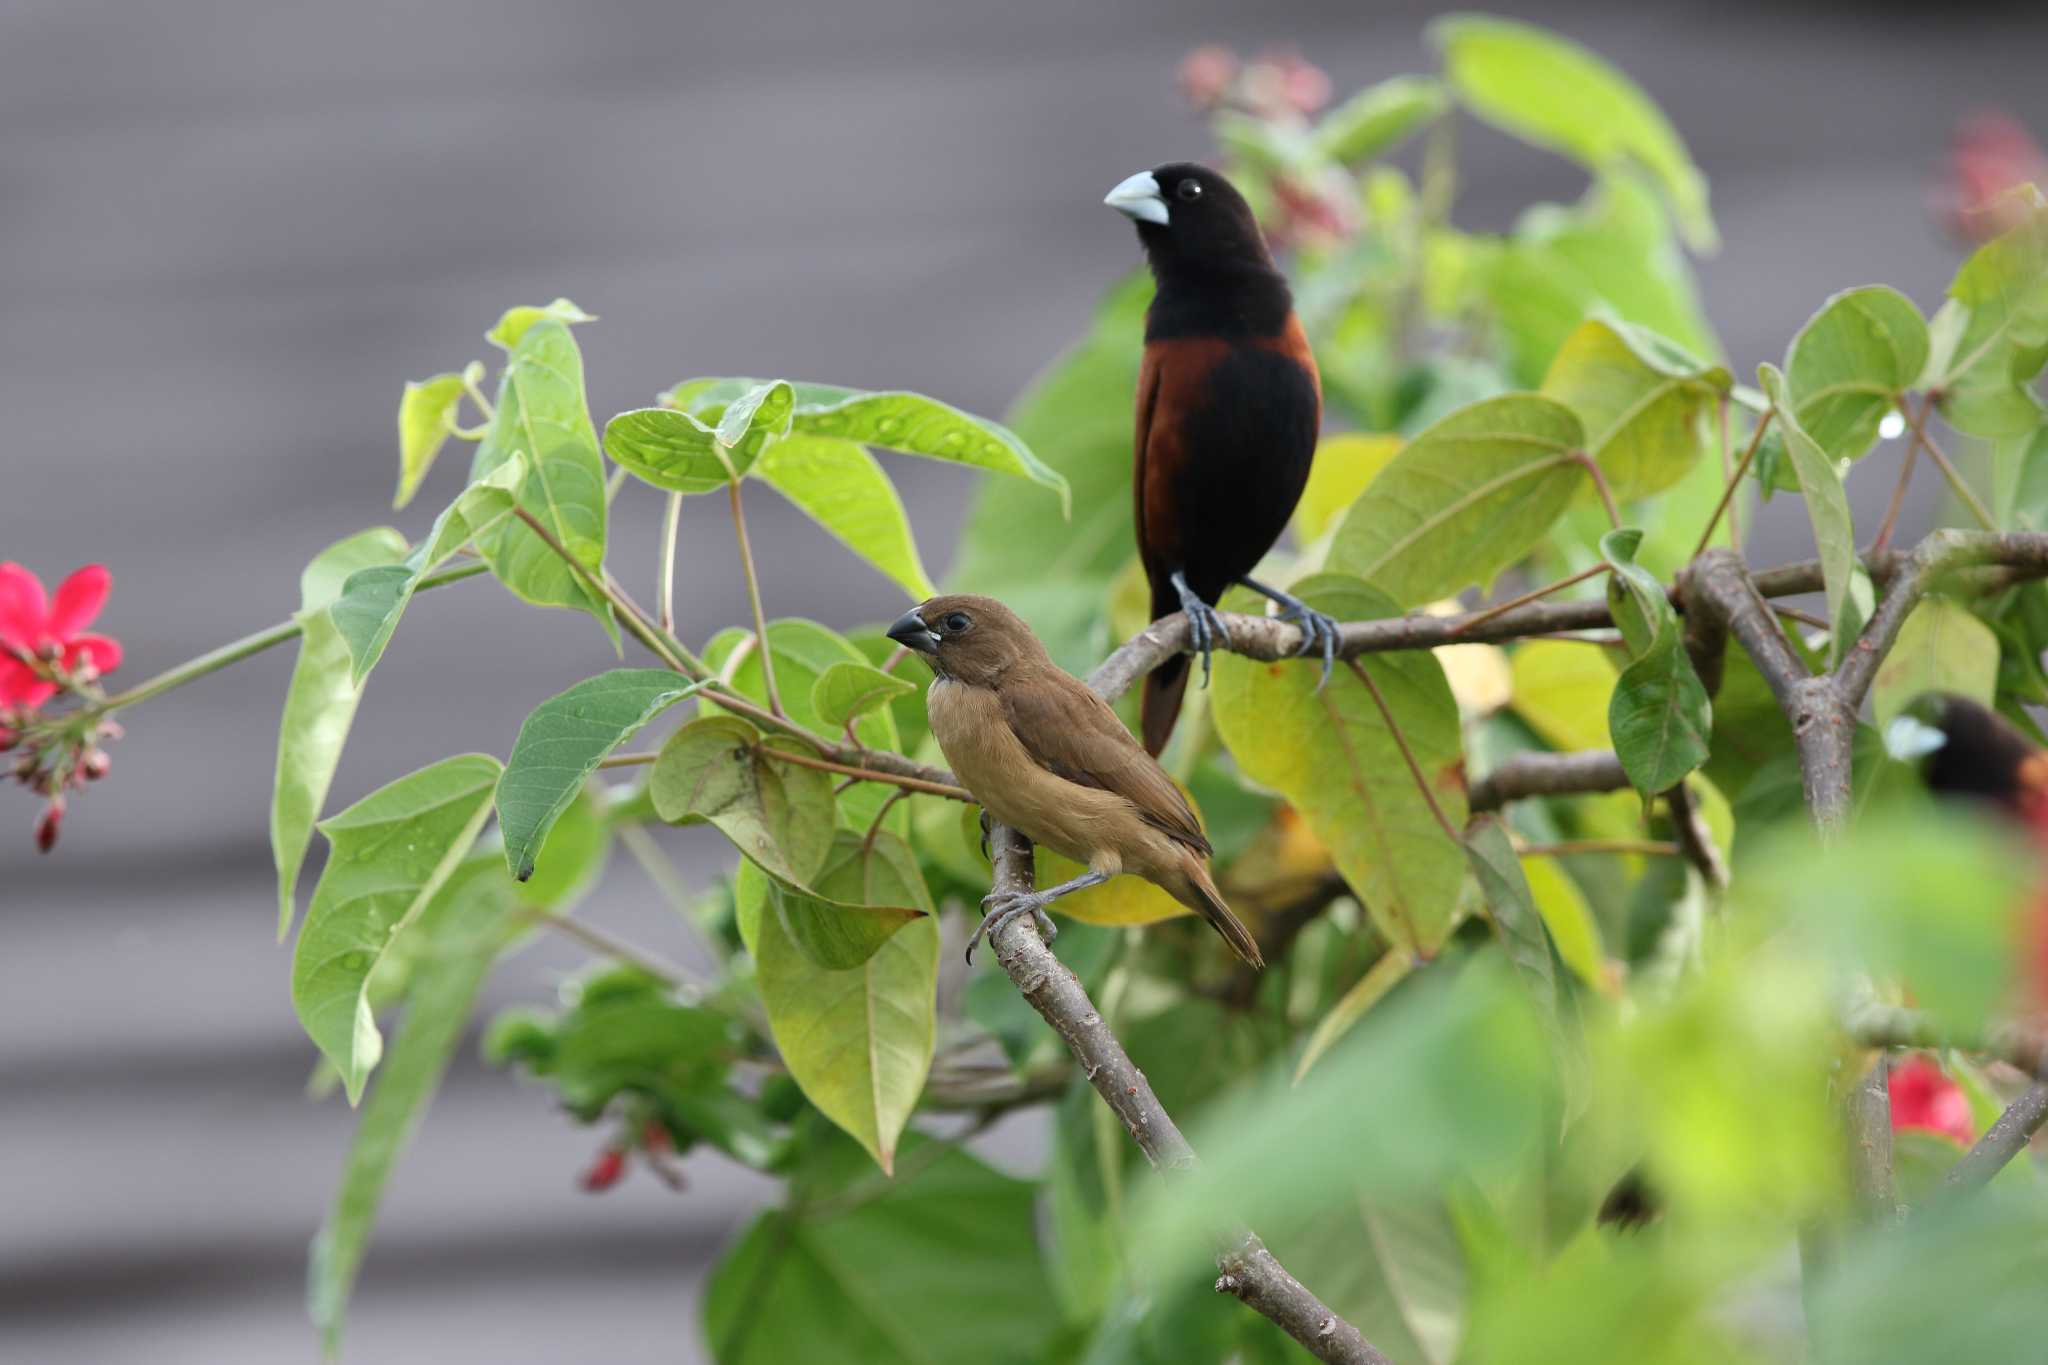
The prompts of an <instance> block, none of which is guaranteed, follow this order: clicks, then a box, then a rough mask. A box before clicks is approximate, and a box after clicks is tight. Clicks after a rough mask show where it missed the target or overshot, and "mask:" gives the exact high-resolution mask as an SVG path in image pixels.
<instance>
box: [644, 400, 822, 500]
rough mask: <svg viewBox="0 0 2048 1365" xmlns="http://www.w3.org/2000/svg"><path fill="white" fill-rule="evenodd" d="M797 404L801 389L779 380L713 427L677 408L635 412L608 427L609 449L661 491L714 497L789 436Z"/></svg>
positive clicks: (731, 407)
mask: <svg viewBox="0 0 2048 1365" xmlns="http://www.w3.org/2000/svg"><path fill="white" fill-rule="evenodd" d="M795 405H796V393H795V390H794V389H792V388H791V387H790V385H788V384H787V383H784V382H782V381H780V380H777V381H775V382H772V383H767V384H760V385H756V386H755V387H753V388H751V389H749V390H747V391H746V392H745V393H744V394H741V395H739V396H738V397H737V398H735V399H734V400H733V401H732V402H731V403H730V404H728V405H727V406H726V407H724V408H723V409H721V410H720V415H719V417H718V420H717V421H716V422H715V423H714V424H711V425H706V424H705V423H704V422H702V421H699V420H698V419H697V418H695V417H693V416H691V415H690V414H689V413H687V412H679V411H677V410H676V409H674V408H635V409H633V410H632V411H630V412H622V413H620V414H619V415H618V416H616V417H614V418H612V420H611V421H609V422H606V423H605V424H604V448H605V449H606V450H607V451H609V452H610V453H611V457H612V458H613V459H614V460H617V461H618V462H619V463H620V464H621V465H623V466H625V468H626V469H628V470H630V471H631V472H632V473H633V475H634V476H635V477H637V478H639V479H641V480H643V481H645V482H647V483H651V484H653V485H654V486H655V487H656V488H666V489H668V490H669V491H670V492H673V493H709V492H712V491H713V490H715V489H719V488H723V487H725V486H726V485H727V484H729V483H731V482H732V481H733V480H734V479H737V478H739V477H741V476H742V475H744V474H745V473H746V472H747V471H748V470H749V469H751V468H753V465H754V462H755V461H756V460H758V459H760V458H761V455H762V453H763V452H764V451H766V450H768V449H769V448H770V447H771V446H772V445H773V444H774V443H775V442H776V441H779V440H781V439H782V438H783V437H784V436H787V435H788V434H789V430H790V426H789V420H790V412H791V409H793V408H794V407H795Z"/></svg>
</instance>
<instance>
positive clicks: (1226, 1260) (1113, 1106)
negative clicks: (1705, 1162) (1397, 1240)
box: [989, 825, 1391, 1365]
mask: <svg viewBox="0 0 2048 1365" xmlns="http://www.w3.org/2000/svg"><path fill="white" fill-rule="evenodd" d="M989 845H990V847H991V848H992V849H994V850H995V886H994V889H995V891H996V892H997V893H998V894H1003V893H1015V892H1026V891H1029V890H1031V889H1032V884H1033V877H1032V863H1031V843H1030V841H1029V840H1027V839H1025V838H1024V837H1023V836H1022V835H1020V834H1018V833H1017V832H1016V831H1014V830H1011V829H1009V828H1008V827H1006V826H1003V825H994V826H992V827H991V828H990V831H989ZM989 946H990V947H991V948H992V949H993V950H994V952H995V956H996V961H997V962H999V963H1001V964H1002V967H1003V970H1004V971H1006V972H1008V973H1009V974H1010V980H1012V981H1013V982H1015V983H1016V985H1017V990H1018V991H1019V993H1021V994H1022V995H1023V997H1024V999H1025V1000H1027V1001H1028V1002H1030V1004H1031V1007H1032V1008H1033V1009H1035V1010H1037V1011H1038V1013H1039V1014H1040V1015H1041V1016H1042V1017H1043V1018H1044V1019H1045V1022H1046V1023H1048V1024H1050V1025H1052V1027H1053V1031H1054V1032H1056V1033H1058V1034H1059V1035H1060V1038H1061V1039H1062V1040H1063V1041H1065V1043H1066V1045H1067V1048H1068V1050H1069V1051H1071V1052H1072V1053H1073V1054H1074V1058H1075V1060H1076V1061H1078V1062H1079V1063H1080V1064H1081V1071H1082V1074H1083V1075H1085V1076H1087V1078H1088V1081H1089V1083H1090V1084H1091V1085H1093V1086H1094V1087H1095V1090H1096V1093H1097V1094H1099V1095H1101V1096H1102V1098H1103V1101H1104V1103H1106V1104H1108V1105H1109V1107H1110V1110H1111V1112H1112V1113H1114V1114H1115V1115H1116V1116H1117V1118H1118V1119H1119V1120H1120V1121H1121V1122H1122V1123H1123V1126H1124V1131H1125V1132H1127V1133H1129V1134H1130V1135H1131V1140H1132V1141H1133V1142H1135V1143H1137V1144H1138V1150H1139V1151H1141V1152H1143V1153H1144V1154H1145V1159H1146V1160H1147V1161H1149V1162H1150V1163H1151V1164H1152V1166H1153V1167H1154V1168H1155V1169H1156V1170H1159V1171H1161V1172H1162V1173H1164V1174H1167V1175H1169V1176H1171V1175H1173V1174H1176V1173H1179V1172H1185V1171H1190V1170H1193V1169H1194V1167H1195V1165H1196V1161H1195V1152H1194V1149H1193V1148H1192V1147H1190V1146H1189V1145H1188V1140H1187V1139H1186V1138H1185V1137H1183V1136H1182V1135H1181V1131H1180V1128H1179V1127H1178V1126H1177V1125H1176V1124H1175V1123H1174V1121H1173V1118H1172V1116H1171V1115H1169V1114H1168V1113H1167V1112H1166V1110H1165V1108H1164V1107H1163V1106H1162V1105H1161V1104H1160V1103H1159V1097H1158V1096H1157V1095H1155V1094H1153V1093H1152V1086H1151V1083H1150V1082H1148V1081H1147V1080H1146V1079H1145V1073H1144V1072H1142V1071H1140V1070H1138V1068H1137V1066H1136V1065H1135V1064H1134V1063H1133V1062H1132V1061H1131V1058H1130V1054H1129V1053H1127V1052H1125V1051H1124V1049H1123V1044H1121V1043H1119V1042H1118V1041H1117V1038H1116V1035H1115V1034H1114V1033H1113V1032H1111V1031H1110V1027H1109V1025H1108V1024H1107V1023H1106V1022H1104V1020H1103V1018H1102V1015H1101V1013H1100V1011H1098V1010H1097V1009H1096V1008H1095V1005H1094V1002H1093V1001H1091V1000H1089V998H1088V992H1087V991H1086V990H1084V989H1083V988H1082V986H1081V982H1080V980H1079V979H1078V978H1077V977H1076V976H1075V975H1074V974H1073V973H1072V972H1071V971H1069V970H1067V968H1066V966H1065V964H1063V963H1062V962H1061V961H1060V960H1059V959H1058V958H1056V957H1054V956H1053V954H1052V950H1051V949H1050V948H1047V947H1046V946H1045V941H1044V940H1043V939H1041V938H1040V937H1039V936H1038V929H1037V927H1036V925H1034V924H1033V923H1032V919H1031V917H1030V916H1028V915H1019V916H1017V917H1016V918H1014V919H1012V920H1010V921H1009V922H1008V923H1006V924H1004V925H1003V926H1002V927H1001V928H999V929H998V930H997V931H996V932H995V933H994V934H993V935H991V936H990V945H989ZM1231 1241H1232V1243H1233V1244H1232V1245H1231V1246H1230V1247H1229V1248H1228V1249H1227V1250H1225V1251H1223V1252H1222V1253H1221V1254H1219V1255H1218V1256H1217V1258H1216V1267H1217V1269H1218V1271H1220V1272H1221V1273H1220V1274H1219V1275H1218V1276H1217V1278H1216V1289H1217V1291H1218V1292H1219V1293H1226V1294H1231V1295H1234V1296H1236V1297H1237V1298H1238V1299H1240V1300H1242V1301H1243V1302H1244V1303H1245V1304H1246V1305H1247V1306H1249V1307H1250V1308H1252V1309H1253V1310H1254V1311H1256V1312H1258V1313H1259V1314H1261V1315H1263V1316H1264V1317H1266V1318H1268V1319H1270V1320H1271V1321H1272V1322H1274V1323H1275V1324H1276V1325H1278V1326H1279V1327H1280V1329H1281V1330H1282V1331H1284V1332H1286V1333H1287V1335H1289V1336H1291V1337H1293V1338H1294V1339H1295V1340H1296V1341H1298V1342H1300V1343H1301V1345H1302V1347H1303V1348H1304V1349H1305V1350H1307V1351H1308V1352H1309V1354H1311V1355H1313V1356H1314V1357H1315V1358H1316V1359H1318V1360H1324V1361H1333V1362H1344V1365H1391V1362H1390V1361H1388V1360H1387V1358H1386V1357H1385V1356H1383V1355H1381V1354H1380V1353H1379V1352H1378V1351H1376V1350H1374V1349H1373V1348H1372V1346H1371V1345H1370V1344H1369V1343H1368V1342H1367V1341H1366V1340H1365V1338H1364V1337H1363V1336H1361V1335H1360V1334H1359V1331H1358V1329H1357V1328H1356V1327H1353V1326H1352V1325H1351V1324H1350V1323H1348V1322H1346V1321H1344V1319H1343V1318H1341V1317H1339V1316H1337V1314H1336V1313H1334V1312H1332V1311H1331V1310H1330V1309H1329V1308H1328V1307H1327V1306H1325V1305H1324V1303H1323V1301H1322V1300H1320V1299H1318V1298H1317V1297H1316V1296H1315V1295H1314V1294H1313V1293H1311V1292H1309V1290H1308V1289H1307V1288H1306V1287H1305V1286H1304V1285H1303V1284H1302V1283H1301V1281H1299V1280H1297V1279H1295V1278H1294V1277H1293V1276H1292V1275H1290V1274H1288V1273H1287V1269H1286V1267H1284V1266H1282V1265H1281V1264H1280V1262H1279V1261H1278V1260H1276V1259H1274V1256H1273V1253H1272V1252H1270V1251H1268V1250H1266V1246H1265V1243H1263V1242H1261V1241H1260V1240H1259V1239H1258V1237H1257V1236H1255V1235H1254V1234H1252V1233H1251V1232H1249V1231H1242V1230H1240V1231H1239V1232H1238V1233H1236V1234H1234V1235H1233V1237H1232V1239H1231Z"/></svg>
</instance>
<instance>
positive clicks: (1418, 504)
mask: <svg viewBox="0 0 2048 1365" xmlns="http://www.w3.org/2000/svg"><path fill="white" fill-rule="evenodd" d="M1584 442H1585V432H1584V430H1583V429H1582V428H1581V427H1580V425H1579V419H1578V418H1577V417H1575V416H1574V415H1573V414H1572V411H1571V409H1569V408H1567V407H1565V406H1564V405H1563V404H1561V403H1557V402H1554V401H1552V400H1551V399H1548V398H1544V397H1542V396H1540V395H1538V394H1503V395H1502V396H1501V397H1499V398H1489V399H1485V400H1483V401H1481V402H1478V403H1473V404H1471V405H1470V406H1468V407H1464V408H1460V409H1459V410H1458V411H1456V412H1454V413H1452V414H1451V415H1450V416H1448V417H1445V418H1444V419H1443V420H1441V421H1439V422H1437V423H1436V424H1435V425H1434V426H1432V427H1430V428H1429V429H1428V430H1427V431H1425V432H1423V433H1422V434H1421V435H1419V436H1417V437H1416V438H1415V439H1414V440H1412V441H1410V442H1409V443H1408V444H1407V446H1406V447H1404V448H1403V449H1402V451H1401V453H1400V454H1399V455H1396V456H1395V457H1394V458H1393V460H1392V461H1390V462H1389V463H1388V464H1387V466H1386V468H1384V469H1382V470H1381V471H1380V472H1379V474H1378V476H1377V477H1375V478H1374V479H1373V481H1372V482H1371V483H1370V484H1368V485H1367V486H1366V490H1365V493H1364V495H1363V496H1361V497H1360V498H1359V500H1358V501H1357V502H1356V503H1354V504H1352V507H1351V511H1350V512H1349V513H1348V514H1346V516H1345V518H1344V520H1343V521H1342V522H1341V523H1339V525H1338V527H1337V532H1336V538H1335V539H1334V540H1333V541H1332V542H1331V544H1330V554H1329V566H1330V568H1332V569H1335V570H1339V571H1342V572H1344V573H1349V574H1355V575H1357V576H1358V577H1360V578H1363V579H1365V580H1367V581H1368V582H1370V583H1373V584H1374V585H1376V586H1378V587H1379V588H1380V589H1382V590H1383V591H1385V592H1386V593H1387V595H1388V596H1390V597H1392V598H1393V599H1394V600H1395V601H1396V602H1397V603H1399V604H1401V605H1402V606H1418V605H1420V604H1422V603H1425V602H1432V601H1435V600H1436V599H1437V598H1439V597H1448V596H1449V595H1451V594H1452V593H1455V592H1457V591H1459V590H1460V589H1462V588H1466V587H1470V586H1471V585H1472V584H1474V583H1488V582H1491V581H1492V580H1493V578H1494V576H1495V575H1497V574H1498V573H1499V572H1500V571H1501V570H1502V569H1505V568H1507V567H1508V566H1509V565H1510V564H1513V563H1514V562H1516V561H1517V560H1519V559H1520V558H1521V557H1522V556H1523V555H1525V554H1527V553H1528V552H1529V551H1530V550H1531V549H1532V548H1534V547H1535V545H1536V543H1537V542H1538V541H1540V540H1541V539H1542V538H1543V537H1544V535H1546V534H1547V533H1548V532H1549V530H1550V528H1551V526H1552V524H1553V523H1555V522H1556V521H1557V519H1558V517H1559V516H1560V515H1562V514H1563V512H1564V509H1565V507H1566V505H1567V504H1568V503H1570V502H1571V499H1572V495H1573V494H1574V493H1576V492H1577V491H1578V489H1579V487H1580V485H1581V484H1583V483H1584V482H1585V481H1586V474H1585V472H1584V471H1583V470H1582V469H1580V468H1579V467H1578V466H1577V465H1576V464H1574V463H1573V461H1572V458H1571V457H1572V452H1573V451H1575V450H1578V449H1580V448H1581V447H1582V446H1583V445H1584Z"/></svg>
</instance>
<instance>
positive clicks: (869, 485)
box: [752, 435, 938, 602]
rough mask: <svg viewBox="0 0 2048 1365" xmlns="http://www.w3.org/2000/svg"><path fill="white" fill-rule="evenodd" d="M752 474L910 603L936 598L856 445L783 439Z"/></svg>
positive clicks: (883, 485) (896, 506)
mask: <svg viewBox="0 0 2048 1365" xmlns="http://www.w3.org/2000/svg"><path fill="white" fill-rule="evenodd" d="M752 472H753V475H754V477H755V478H757V479H760V480H761V481H762V482H764V483H766V484H767V485H768V486H769V487H770V488H773V489H774V490H775V491H776V492H778V493H780V494H782V496H783V497H785V498H788V499H789V500H790V501H791V502H793V503H795V504H796V505H797V506H798V507H800V508H802V509H803V511H804V513H805V515H807V516H809V517H810V518H811V520H813V521H815V522H817V523H818V524H819V525H820V526H822V527H824V528H825V529H826V530H827V531H830V532H831V533H832V534H833V536H834V537H835V538H837V539H838V541H839V542H840V544H842V545H844V546H846V548H847V549H849V550H852V551H853V552H854V553H855V554H857V555H859V556H860V557H861V558H862V559H865V560H866V561H867V562H868V563H870V564H872V565H874V567H875V569H876V570H877V571H878V572H880V573H881V574H882V575H883V576H885V577H886V578H888V579H889V580H890V581H891V582H892V583H895V584H896V585H897V586H898V587H900V588H902V589H903V591H905V592H906V593H909V594H910V597H911V600H912V601H917V602H922V601H923V600H924V599H925V598H927V597H932V596H935V595H936V594H937V593H938V589H937V588H935V587H934V586H932V580H931V578H930V576H929V575H927V574H926V573H925V568H924V560H923V559H922V558H921V557H920V556H919V555H918V552H917V540H916V538H915V537H913V536H912V535H911V531H910V518H909V517H908V516H906V515H905V513H904V511H903V499H902V498H900V497H898V496H897V495H896V485H895V484H893V483H891V482H890V481H889V476H888V475H887V474H886V473H884V472H883V471H882V466H881V465H880V464H878V463H876V461H875V457H874V456H872V455H870V454H868V452H867V451H866V450H865V449H864V448H863V447H862V446H861V445H860V444H859V443H858V442H854V441H842V440H839V439H837V438H836V437H825V436H809V435H793V436H789V437H786V438H784V439H783V440H780V441H777V442H776V443H775V444H774V445H772V446H770V447H769V448H768V452H767V454H765V455H763V456H762V457H761V460H760V462H759V463H758V464H756V465H755V466H754V468H753V471H752Z"/></svg>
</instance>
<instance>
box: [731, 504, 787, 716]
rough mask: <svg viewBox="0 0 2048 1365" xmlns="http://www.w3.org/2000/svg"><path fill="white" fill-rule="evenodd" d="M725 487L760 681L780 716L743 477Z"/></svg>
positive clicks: (770, 703) (781, 713) (773, 664)
mask: <svg viewBox="0 0 2048 1365" xmlns="http://www.w3.org/2000/svg"><path fill="white" fill-rule="evenodd" d="M725 488H726V492H727V493H728V494H730V495H731V498H732V529H733V532H734V534H736V535H737V536H738V537H739V542H740V568H742V569H743V570H745V571H746V575H747V602H748V605H750V606H752V607H753V609H754V637H755V638H756V639H758V640H759V641H760V642H761V681H762V682H763V683H764V684H766V686H767V688H768V709H769V710H770V711H773V712H774V713H775V714H776V715H778V716H780V715H784V714H786V713H785V712H784V711H783V709H782V694H781V693H780V692H778V691H777V690H776V688H775V651H774V650H773V649H770V648H769V647H768V618H767V617H766V616H764V615H762V613H761V580H760V578H759V577H758V576H757V575H756V574H755V573H754V549H753V546H751V545H750V544H748V543H747V514H746V512H745V511H744V510H743V509H742V508H741V506H740V481H739V480H738V479H733V480H731V481H730V482H728V483H727V484H726V486H725Z"/></svg>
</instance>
